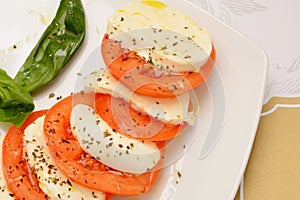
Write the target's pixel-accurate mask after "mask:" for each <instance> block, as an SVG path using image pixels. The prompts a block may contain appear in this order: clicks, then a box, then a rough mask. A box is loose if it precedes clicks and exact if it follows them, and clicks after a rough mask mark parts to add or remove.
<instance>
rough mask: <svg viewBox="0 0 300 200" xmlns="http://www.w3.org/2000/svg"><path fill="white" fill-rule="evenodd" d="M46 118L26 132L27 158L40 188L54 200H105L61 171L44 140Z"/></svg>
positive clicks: (35, 123)
mask: <svg viewBox="0 0 300 200" xmlns="http://www.w3.org/2000/svg"><path fill="white" fill-rule="evenodd" d="M44 118H45V117H40V118H38V119H37V120H36V121H35V122H33V123H32V124H31V125H29V126H28V127H27V128H26V129H25V131H24V152H25V157H26V160H27V162H28V164H29V166H30V167H31V168H32V169H33V171H34V172H35V173H36V175H37V177H38V181H39V186H40V188H41V189H42V190H43V192H44V193H45V194H47V195H48V196H49V197H50V198H51V199H52V200H54V199H57V200H61V199H65V200H67V199H72V200H82V199H95V200H96V199H97V200H105V194H103V193H102V192H100V191H95V190H92V189H89V188H86V187H83V186H81V185H78V184H77V183H74V182H73V181H71V180H69V179H68V178H67V177H66V176H65V175H64V174H62V173H61V172H60V171H59V169H58V168H57V166H56V165H55V162H54V160H53V159H52V158H51V154H50V152H49V150H48V147H47V145H46V142H45V140H44V136H43V123H44Z"/></svg>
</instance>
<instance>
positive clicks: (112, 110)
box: [95, 93, 187, 141]
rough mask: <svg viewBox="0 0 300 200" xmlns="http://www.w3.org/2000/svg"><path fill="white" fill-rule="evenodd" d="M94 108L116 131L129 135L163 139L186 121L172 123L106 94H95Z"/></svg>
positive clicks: (179, 129)
mask: <svg viewBox="0 0 300 200" xmlns="http://www.w3.org/2000/svg"><path fill="white" fill-rule="evenodd" d="M95 108H96V111H97V113H98V115H99V116H100V117H101V118H102V119H103V120H104V121H106V123H107V124H108V125H109V126H110V127H111V128H113V129H115V130H116V131H117V132H119V133H121V134H123V135H127V136H129V137H133V138H137V139H143V140H149V141H165V140H170V139H172V138H174V137H175V136H176V135H177V134H179V133H181V131H182V130H183V129H184V128H185V127H186V126H187V123H183V124H178V125H172V124H166V123H164V122H161V121H160V120H157V119H155V118H153V117H150V116H149V115H147V114H143V113H142V112H139V111H136V110H134V109H133V108H132V107H131V106H130V105H129V104H128V103H127V102H126V101H125V100H123V99H121V98H116V97H112V96H110V95H107V94H100V93H98V94H96V97H95Z"/></svg>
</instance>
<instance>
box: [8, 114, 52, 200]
mask: <svg viewBox="0 0 300 200" xmlns="http://www.w3.org/2000/svg"><path fill="white" fill-rule="evenodd" d="M47 112H48V111H47V110H42V111H37V112H33V113H32V114H30V115H29V116H28V118H27V119H26V120H25V122H24V123H23V124H22V125H21V127H20V128H17V127H16V126H11V127H10V129H9V130H8V132H7V134H6V135H5V138H4V141H3V147H2V155H3V160H2V162H3V173H4V177H5V179H6V182H7V186H8V188H9V190H10V191H11V192H12V193H13V194H14V198H16V199H24V200H31V199H33V200H40V199H48V197H47V195H46V194H45V193H44V192H43V191H42V190H41V189H40V188H39V186H38V180H37V178H36V177H35V175H34V174H33V173H32V172H31V170H30V168H29V167H28V165H27V162H26V160H25V158H24V157H23V135H24V134H23V133H24V130H25V128H26V127H27V126H28V125H29V124H31V123H32V122H34V121H35V120H36V119H37V118H39V117H41V116H43V115H45V114H46V113H47Z"/></svg>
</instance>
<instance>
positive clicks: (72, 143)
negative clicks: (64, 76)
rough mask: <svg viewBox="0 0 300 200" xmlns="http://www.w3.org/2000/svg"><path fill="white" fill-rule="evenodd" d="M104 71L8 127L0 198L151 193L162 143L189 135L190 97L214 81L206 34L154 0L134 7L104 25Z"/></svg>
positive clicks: (193, 112) (193, 105) (103, 199)
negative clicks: (209, 78) (69, 93)
mask: <svg viewBox="0 0 300 200" xmlns="http://www.w3.org/2000/svg"><path fill="white" fill-rule="evenodd" d="M101 55H102V57H103V59H104V62H105V64H106V67H105V68H102V69H99V70H98V71H95V72H93V73H91V74H90V75H88V76H87V77H85V78H84V83H83V90H82V92H80V93H76V94H72V95H70V96H68V97H66V98H64V99H62V100H60V101H59V102H57V103H56V104H55V105H53V106H52V107H50V108H49V110H42V111H36V112H33V113H32V114H31V115H30V116H29V117H28V118H27V119H26V121H25V122H24V123H23V124H22V125H21V126H20V127H19V128H17V127H16V126H11V127H10V129H9V131H8V132H7V134H6V135H5V136H0V139H1V140H0V141H1V142H0V143H1V144H2V142H3V145H2V159H1V161H2V163H1V165H2V168H1V169H0V197H1V198H0V199H20V200H37V199H39V200H40V199H72V200H73V199H78V200H82V199H99V200H107V199H110V198H111V197H112V196H113V195H123V196H132V195H139V194H142V193H146V192H148V191H149V190H150V189H151V187H152V186H153V184H155V182H156V180H157V178H158V177H159V175H160V173H161V171H162V169H163V167H164V162H165V159H166V152H165V146H166V142H167V141H169V140H171V139H173V138H175V137H176V136H177V135H178V134H184V129H185V128H186V127H187V126H193V124H194V120H195V118H196V116H197V114H198V110H199V108H198V103H197V102H198V101H197V99H196V97H195V95H194V94H193V89H194V88H196V87H198V86H199V85H201V84H202V83H204V82H205V80H206V79H207V78H208V76H209V74H210V73H211V70H212V67H213V65H214V60H215V49H214V47H213V44H212V41H211V39H210V36H209V34H208V33H207V31H206V30H205V29H204V28H202V27H200V26H199V25H198V24H196V23H195V22H194V21H193V20H192V19H190V18H189V17H188V16H186V15H185V14H184V13H181V12H179V11H177V10H175V9H173V8H171V7H168V6H167V5H165V4H164V3H161V2H158V1H146V0H141V1H135V2H132V3H130V4H128V5H126V6H124V7H121V8H119V9H118V10H116V11H115V13H113V14H112V16H111V17H110V18H109V20H108V26H107V33H106V34H105V35H104V36H103V40H102V44H101Z"/></svg>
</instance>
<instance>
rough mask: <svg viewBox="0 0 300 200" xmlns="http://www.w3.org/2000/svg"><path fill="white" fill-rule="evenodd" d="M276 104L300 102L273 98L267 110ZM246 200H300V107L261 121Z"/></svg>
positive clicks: (281, 111)
mask: <svg viewBox="0 0 300 200" xmlns="http://www.w3.org/2000/svg"><path fill="white" fill-rule="evenodd" d="M276 103H281V104H300V98H290V99H289V98H273V99H272V100H271V101H270V102H269V103H268V104H267V105H266V106H264V110H270V109H271V108H272V107H274V106H275V105H276ZM238 193H239V192H238ZM244 199H245V200H298V199H300V107H299V108H278V109H277V110H276V111H275V112H273V113H272V114H269V115H266V116H264V117H261V121H260V124H259V127H258V131H257V135H256V139H255V142H254V146H253V150H252V153H251V157H250V160H249V163H248V166H247V169H246V173H245V188H244ZM236 200H239V194H237V197H236Z"/></svg>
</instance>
